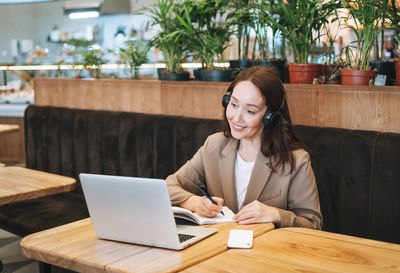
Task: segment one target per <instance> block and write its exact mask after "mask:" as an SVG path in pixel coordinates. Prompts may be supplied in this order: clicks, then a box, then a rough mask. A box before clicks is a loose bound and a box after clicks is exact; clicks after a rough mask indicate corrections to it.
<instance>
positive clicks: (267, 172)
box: [243, 151, 272, 206]
mask: <svg viewBox="0 0 400 273" xmlns="http://www.w3.org/2000/svg"><path fill="white" fill-rule="evenodd" d="M268 163H269V158H266V157H265V156H264V155H263V154H262V153H261V151H260V152H258V155H257V159H256V162H255V164H254V167H253V171H252V173H251V176H250V181H249V185H248V187H247V192H246V196H245V198H244V203H243V206H246V205H247V204H249V203H251V202H252V201H254V200H257V199H258V197H259V196H260V195H261V193H262V191H263V189H264V187H265V185H266V184H267V182H268V180H269V177H270V176H271V173H272V169H271V168H270V167H269V166H268Z"/></svg>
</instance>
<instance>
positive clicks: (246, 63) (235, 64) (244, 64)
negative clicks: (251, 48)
mask: <svg viewBox="0 0 400 273" xmlns="http://www.w3.org/2000/svg"><path fill="white" fill-rule="evenodd" d="M229 64H230V67H231V69H238V68H239V69H241V70H244V69H246V68H249V67H250V66H251V65H252V63H251V61H250V60H231V61H229Z"/></svg>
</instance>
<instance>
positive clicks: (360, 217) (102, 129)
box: [0, 106, 400, 243]
mask: <svg viewBox="0 0 400 273" xmlns="http://www.w3.org/2000/svg"><path fill="white" fill-rule="evenodd" d="M219 130H220V121H218V120H204V119H193V118H183V117H172V116H160V115H145V114H138V113H124V112H108V111H90V110H78V109H66V108H54V107H39V106H29V107H28V108H27V110H26V112H25V133H26V155H27V156H26V163H27V167H28V168H32V169H38V170H42V171H47V172H52V173H57V174H62V175H66V176H70V177H75V178H78V175H79V173H81V172H89V173H103V174H112V175H124V176H142V177H155V178H165V177H167V176H168V175H169V174H170V173H173V172H174V171H176V170H177V168H179V167H180V166H181V165H182V164H183V163H184V162H186V160H188V159H190V158H191V157H192V155H193V154H194V153H195V152H196V151H197V149H198V148H199V147H200V146H201V145H202V144H203V142H204V140H205V139H206V137H207V136H208V135H210V134H212V133H214V132H217V131H219ZM295 130H296V132H297V134H298V136H299V137H300V138H301V139H302V140H303V141H304V142H305V143H306V144H307V145H308V146H309V147H310V148H311V150H312V153H311V160H312V166H313V169H314V173H315V176H316V179H317V184H318V190H319V195H320V202H321V210H322V214H323V217H324V227H323V229H324V230H326V231H331V232H337V233H342V234H348V235H354V236H360V237H365V238H371V239H376V240H383V241H389V242H395V243H400V232H399V230H400V198H398V196H400V167H399V166H400V165H399V162H400V134H391V133H379V132H370V131H356V130H346V129H336V128H320V127H312V126H295ZM86 217H88V212H87V208H86V204H85V201H84V198H83V195H82V191H81V187H80V185H79V183H78V187H77V189H76V190H75V191H74V192H70V193H63V194H59V195H55V196H48V197H42V198H38V199H35V200H30V201H25V202H21V203H17V204H11V205H5V206H1V207H0V227H1V228H4V229H6V230H9V231H11V232H13V233H16V234H18V235H20V236H24V235H27V234H30V233H33V232H36V231H39V230H43V229H47V228H50V227H54V226H58V225H61V224H65V223H68V222H72V221H76V220H80V219H83V218H86Z"/></svg>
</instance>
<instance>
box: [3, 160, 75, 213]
mask: <svg viewBox="0 0 400 273" xmlns="http://www.w3.org/2000/svg"><path fill="white" fill-rule="evenodd" d="M75 186H76V180H75V179H74V178H70V177H66V176H61V175H57V174H52V173H46V172H41V171H36V170H31V169H27V168H22V167H2V168H0V205H4V204H9V203H15V202H20V201H23V200H28V199H33V198H37V197H42V196H46V195H52V194H57V193H61V192H67V191H71V190H73V189H74V188H75Z"/></svg>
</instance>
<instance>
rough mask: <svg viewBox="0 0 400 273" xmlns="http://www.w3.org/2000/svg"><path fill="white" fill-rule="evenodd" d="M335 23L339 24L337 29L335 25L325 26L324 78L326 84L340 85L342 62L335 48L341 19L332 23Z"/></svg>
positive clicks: (338, 18)
mask: <svg viewBox="0 0 400 273" xmlns="http://www.w3.org/2000/svg"><path fill="white" fill-rule="evenodd" d="M336 19H337V20H336ZM335 22H336V23H337V25H336V27H335V28H333V27H334V26H333V24H325V25H324V28H323V31H324V33H323V37H324V38H325V40H324V42H323V52H324V54H323V66H322V76H324V83H326V84H340V80H341V79H340V69H341V68H343V63H342V60H341V59H340V58H338V56H337V54H336V52H335V46H334V45H335V42H336V41H337V39H338V33H339V31H340V29H341V25H342V24H341V23H340V17H336V18H335V19H333V20H332V21H331V23H335Z"/></svg>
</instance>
